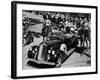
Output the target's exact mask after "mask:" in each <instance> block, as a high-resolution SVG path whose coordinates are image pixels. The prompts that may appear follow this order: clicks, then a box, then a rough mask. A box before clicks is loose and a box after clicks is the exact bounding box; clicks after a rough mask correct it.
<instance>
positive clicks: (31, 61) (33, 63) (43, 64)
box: [27, 59, 56, 67]
mask: <svg viewBox="0 0 100 80" xmlns="http://www.w3.org/2000/svg"><path fill="white" fill-rule="evenodd" d="M27 64H28V65H31V66H37V65H38V66H40V67H46V66H48V67H55V65H56V64H55V63H54V62H48V61H38V60H35V59H29V60H28V62H27Z"/></svg>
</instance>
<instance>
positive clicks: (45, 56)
mask: <svg viewBox="0 0 100 80" xmlns="http://www.w3.org/2000/svg"><path fill="white" fill-rule="evenodd" d="M77 44H78V38H77V37H76V36H75V35H73V36H71V37H68V35H67V36H66V35H65V34H63V33H53V34H52V36H49V39H48V40H47V41H46V42H42V43H40V45H39V46H37V45H34V46H31V47H30V49H29V51H28V58H29V61H28V62H27V64H29V65H30V64H34V63H35V64H38V65H43V64H44V65H49V66H53V67H60V66H61V65H62V64H63V63H64V61H66V60H67V59H68V57H69V56H70V55H71V54H72V53H73V52H74V51H75V49H76V47H77Z"/></svg>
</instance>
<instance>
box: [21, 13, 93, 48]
mask: <svg viewBox="0 0 100 80" xmlns="http://www.w3.org/2000/svg"><path fill="white" fill-rule="evenodd" d="M36 15H37V16H38V15H42V17H43V19H44V22H43V23H42V24H43V29H42V33H41V35H42V36H43V41H44V42H45V41H46V40H47V38H48V36H50V35H51V34H52V30H53V29H55V30H57V31H59V32H65V33H66V34H69V33H70V34H71V33H73V34H77V35H78V36H79V41H80V46H84V44H86V46H87V47H89V46H90V33H91V29H90V24H91V21H90V20H91V19H90V16H73V15H71V16H68V15H66V14H65V13H57V12H55V13H50V12H47V13H46V14H40V13H39V12H38V13H36ZM23 23H25V21H24V22H23ZM23 25H24V26H29V24H23Z"/></svg>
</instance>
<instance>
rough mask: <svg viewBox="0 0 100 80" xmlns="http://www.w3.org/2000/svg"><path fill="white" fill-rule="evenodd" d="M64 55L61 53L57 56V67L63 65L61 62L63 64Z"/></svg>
mask: <svg viewBox="0 0 100 80" xmlns="http://www.w3.org/2000/svg"><path fill="white" fill-rule="evenodd" d="M61 58H62V56H61V55H60V56H58V58H57V61H56V67H57V68H59V67H61V64H62V59H61Z"/></svg>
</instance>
